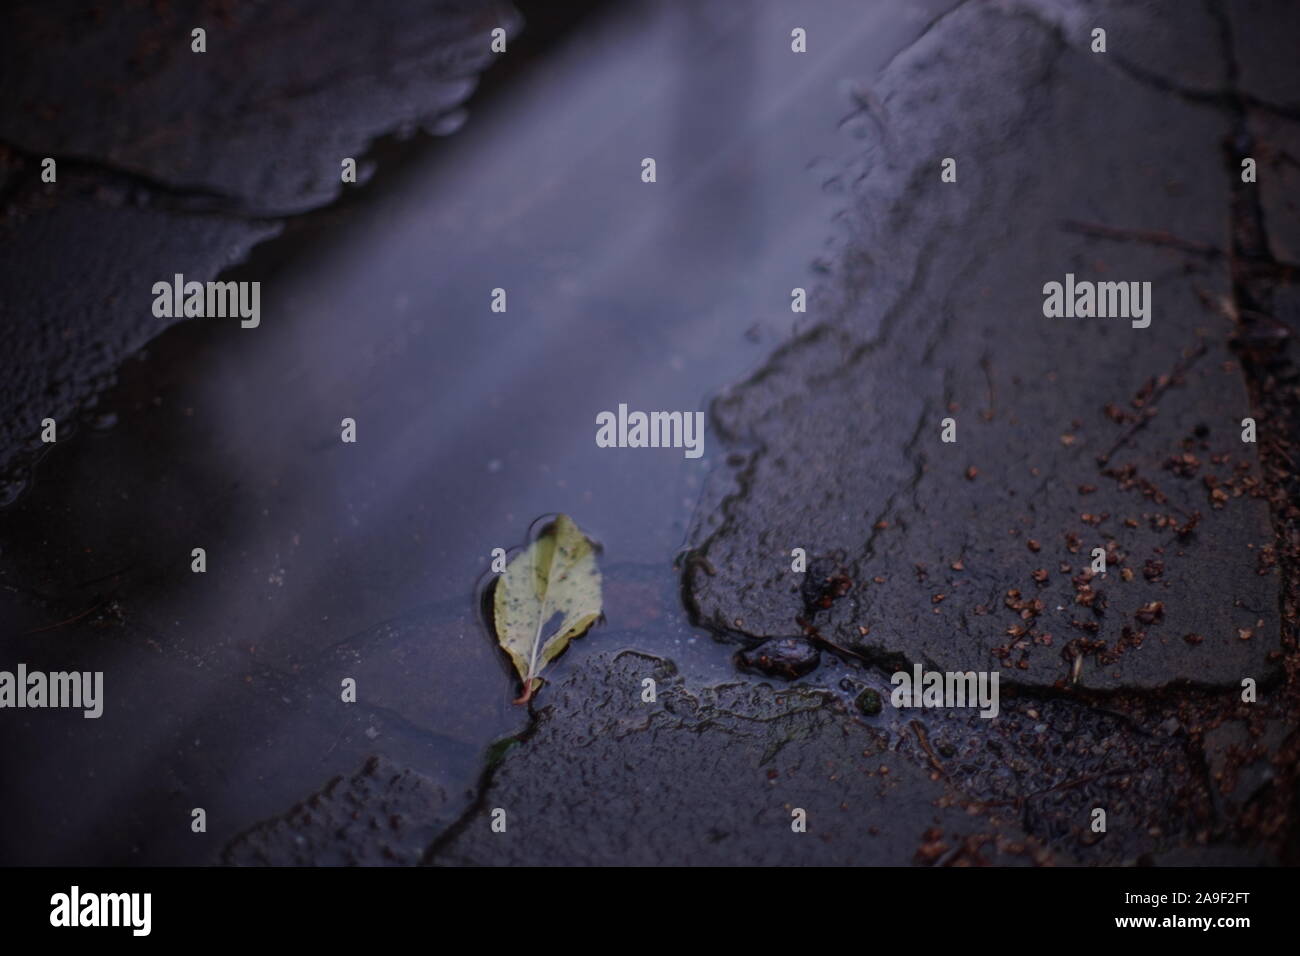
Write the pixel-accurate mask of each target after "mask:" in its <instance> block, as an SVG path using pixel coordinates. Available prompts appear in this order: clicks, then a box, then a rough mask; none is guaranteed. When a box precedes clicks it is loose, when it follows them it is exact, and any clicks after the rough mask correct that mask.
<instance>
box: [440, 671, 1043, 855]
mask: <svg viewBox="0 0 1300 956" xmlns="http://www.w3.org/2000/svg"><path fill="white" fill-rule="evenodd" d="M593 663H595V662H593ZM599 665H600V666H598V667H595V668H587V669H584V670H583V671H582V672H581V673H580V674H576V675H574V676H573V677H572V678H571V679H570V680H568V681H566V682H565V683H564V684H563V686H561V687H557V688H554V691H555V692H554V693H553V694H552V696H551V700H550V702H549V704H548V705H547V706H546V707H545V708H543V710H542V713H541V716H540V718H539V721H538V725H537V727H536V729H535V731H534V732H533V733H532V734H531V735H529V736H527V738H526V739H525V740H523V741H522V742H520V743H518V744H516V745H515V746H514V748H513V749H511V750H509V751H508V752H507V753H506V756H505V757H504V759H503V760H502V764H501V766H500V768H499V769H498V770H497V771H496V773H495V775H494V777H493V779H492V782H491V785H490V786H489V787H488V788H487V790H486V791H485V792H484V794H483V796H482V797H481V798H480V801H479V802H480V805H481V806H480V808H479V809H478V810H477V811H476V812H471V813H470V814H468V815H467V816H465V817H463V818H462V820H461V822H460V825H459V826H458V827H457V828H455V829H453V830H451V831H449V832H448V833H447V834H445V835H444V836H443V837H442V838H440V839H439V841H438V842H437V843H436V844H435V845H434V847H433V848H432V852H431V854H430V862H433V863H438V864H457V863H475V862H492V863H494V864H502V863H512V864H532V865H538V864H566V863H568V864H572V863H583V864H605V865H625V864H627V865H662V864H682V863H691V864H693V865H694V864H706V865H707V864H715V865H726V864H735V863H737V862H740V861H742V860H743V861H744V862H745V863H747V864H750V865H763V864H797V863H805V864H807V863H817V864H839V865H848V864H852V863H855V862H861V861H863V860H866V859H870V860H871V861H873V862H876V863H885V864H889V863H892V864H896V865H902V864H909V863H912V862H914V857H915V856H916V855H917V853H918V848H919V847H925V846H926V845H927V844H934V843H943V844H944V846H943V849H942V850H936V848H935V847H934V846H930V847H929V850H928V851H927V852H937V853H947V852H949V851H950V850H951V851H954V852H962V851H963V848H964V847H965V846H966V845H967V844H966V841H967V840H970V841H971V842H970V844H969V846H970V847H971V852H972V854H973V855H974V856H977V857H978V856H980V854H981V852H982V854H983V856H982V857H981V858H982V859H984V860H986V861H990V862H991V861H993V860H997V861H998V862H1005V860H1006V858H1008V857H1011V858H1015V857H1021V858H1023V859H1024V860H1025V861H1028V860H1029V859H1030V858H1031V857H1032V853H1033V852H1034V848H1033V846H1032V843H1027V842H1026V841H1025V839H1024V836H1023V835H1022V834H1018V833H1017V832H1016V831H1015V829H1014V827H1005V828H1003V829H1002V830H1001V831H1000V832H996V833H995V832H994V831H993V829H992V827H990V826H989V824H988V821H987V820H980V821H973V820H972V819H971V817H970V816H969V815H968V814H967V813H965V812H964V810H963V809H962V808H961V807H959V806H956V805H954V804H947V805H944V803H943V801H942V799H941V798H942V796H943V788H942V787H941V786H940V785H938V784H936V783H935V782H934V781H931V780H930V779H929V778H928V776H927V774H926V772H925V771H924V770H923V769H920V768H918V767H917V766H916V765H915V764H913V763H911V762H910V761H907V760H905V759H900V758H899V756H898V755H896V754H894V753H892V752H891V751H890V748H889V735H888V734H886V733H884V732H882V731H880V730H878V729H874V728H871V727H868V726H865V725H862V724H859V723H856V722H855V721H854V720H852V719H851V718H850V717H849V716H848V713H847V709H846V706H845V704H844V702H843V701H841V700H838V699H837V698H836V697H835V696H834V695H833V694H829V693H827V692H825V691H818V690H814V689H810V688H793V689H787V690H778V689H774V688H772V687H771V686H769V685H766V684H761V685H758V686H754V685H752V684H748V683H733V684H723V685H719V686H716V687H710V688H707V689H704V690H701V691H691V690H689V689H687V688H686V687H685V686H683V683H682V681H681V679H680V678H679V677H678V676H677V675H676V674H675V673H674V668H673V667H672V665H671V663H670V662H666V661H662V660H657V659H655V658H652V657H648V656H646V655H642V654H635V653H627V654H621V655H618V656H610V655H604V656H603V659H602V660H600V661H599ZM646 678H651V679H654V680H655V681H656V683H657V688H658V690H657V696H658V699H657V701H656V702H655V703H654V704H647V703H643V702H642V700H641V697H640V694H639V689H640V688H641V687H642V681H643V680H645V679H646ZM705 742H707V743H705ZM648 793H653V794H655V795H656V796H655V799H653V800H646V799H645V798H644V795H645V794H648ZM496 808H501V809H504V810H505V811H506V820H507V829H506V832H505V833H497V832H494V831H493V830H492V827H491V810H493V809H496ZM796 808H799V809H803V810H805V811H806V812H807V815H808V821H809V823H808V830H807V832H806V833H803V834H797V833H795V832H794V831H793V830H792V829H791V824H792V821H793V811H794V810H795V809H796ZM982 829H983V830H984V831H985V832H983V833H982V834H981V830H982ZM927 834H928V836H927Z"/></svg>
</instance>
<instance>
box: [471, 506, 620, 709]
mask: <svg viewBox="0 0 1300 956" xmlns="http://www.w3.org/2000/svg"><path fill="white" fill-rule="evenodd" d="M600 602H601V597H600V569H599V568H597V567H596V548H595V546H594V545H593V544H592V543H591V541H589V540H588V539H587V536H586V535H584V534H583V533H582V531H581V530H579V528H578V526H577V525H576V524H574V523H573V519H572V518H570V517H569V516H568V515H560V516H558V517H557V518H556V519H555V520H554V521H553V522H551V524H550V525H548V526H547V527H546V529H545V530H544V531H543V532H542V534H541V535H540V536H539V537H538V538H537V540H536V541H534V542H533V543H532V544H530V545H529V546H528V548H527V549H526V550H525V551H524V552H523V553H522V554H519V555H518V556H516V557H515V559H514V560H513V561H511V562H510V564H508V565H507V566H506V569H505V572H504V573H503V574H502V575H501V577H500V578H498V579H497V583H496V592H495V594H494V595H493V599H492V618H493V624H494V625H495V627H496V633H497V641H498V642H499V643H500V644H501V647H502V648H504V649H505V651H506V653H507V654H509V655H510V659H511V660H512V661H514V665H515V670H517V671H519V677H520V679H521V680H522V681H523V683H524V692H523V694H522V696H520V698H519V699H518V700H516V701H515V703H516V704H524V703H527V702H528V700H529V699H530V698H531V697H532V696H533V691H534V690H535V689H536V687H537V675H538V674H539V673H540V672H541V670H542V668H543V667H545V666H546V665H547V664H549V663H550V662H551V661H552V660H553V659H554V658H555V657H556V656H557V655H558V654H559V653H560V652H561V651H562V650H564V649H565V648H566V647H568V646H569V641H571V640H573V639H574V638H577V637H581V636H582V635H583V634H584V633H585V632H586V630H587V628H589V627H591V625H592V624H594V623H595V621H596V619H597V618H598V617H600Z"/></svg>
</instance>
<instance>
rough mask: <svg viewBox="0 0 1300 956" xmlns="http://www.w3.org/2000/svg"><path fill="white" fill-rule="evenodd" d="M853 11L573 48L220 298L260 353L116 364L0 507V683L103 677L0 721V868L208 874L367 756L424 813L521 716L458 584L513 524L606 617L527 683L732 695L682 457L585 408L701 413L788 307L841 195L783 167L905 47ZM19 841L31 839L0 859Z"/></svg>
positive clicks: (828, 131)
mask: <svg viewBox="0 0 1300 956" xmlns="http://www.w3.org/2000/svg"><path fill="white" fill-rule="evenodd" d="M852 7H853V4H851V3H848V2H844V3H828V4H825V5H821V6H819V7H817V8H816V9H815V10H810V11H808V13H807V15H806V16H805V17H804V19H805V20H806V21H807V24H806V25H807V26H808V27H809V31H810V35H814V36H815V35H817V29H818V27H819V26H822V25H824V26H825V29H824V30H823V31H822V33H821V36H823V37H830V36H833V35H834V34H835V31H836V30H838V29H840V28H839V27H838V26H836V25H837V24H842V23H843V22H852V23H855V24H856V25H857V26H858V32H857V33H856V34H855V35H853V36H835V41H834V42H835V45H836V50H837V52H836V53H835V54H834V55H827V56H821V57H818V58H809V59H808V60H806V61H805V60H802V59H800V58H798V57H796V56H793V55H791V54H790V52H789V44H788V36H789V28H788V24H787V22H786V21H787V19H788V17H785V16H782V15H781V14H780V11H779V9H777V8H776V7H775V6H773V5H766V4H765V5H755V6H754V8H753V9H752V10H751V9H750V8H749V7H746V15H745V17H743V18H741V17H739V16H737V15H735V13H734V12H731V11H729V10H728V7H727V5H702V6H700V7H699V8H698V9H697V8H695V7H691V8H689V9H682V10H668V9H661V8H660V7H658V6H655V5H635V6H628V7H626V8H624V9H621V10H620V11H619V12H618V14H617V15H616V16H613V17H610V18H608V19H605V20H602V21H600V22H599V23H597V24H593V25H588V26H584V27H583V28H582V30H580V31H579V32H578V33H575V35H574V37H573V43H572V45H570V46H568V47H567V48H564V49H561V50H559V51H558V52H556V53H555V54H554V55H553V56H552V57H551V58H550V59H548V60H546V61H544V62H541V63H538V64H537V65H536V66H535V67H534V68H533V70H532V71H531V72H530V73H527V74H525V75H524V76H521V77H520V78H519V79H518V80H517V81H516V85H515V86H514V87H512V88H511V89H509V90H508V91H507V95H504V96H502V97H499V98H498V99H496V100H494V101H493V102H492V103H491V104H490V105H489V106H488V107H486V108H484V109H482V110H478V109H474V110H472V111H471V118H470V121H469V122H468V123H467V124H466V125H465V127H464V128H463V129H461V130H460V131H459V132H457V133H456V134H455V135H454V136H452V137H450V138H448V139H446V140H443V141H441V142H439V143H438V144H437V147H436V149H432V150H429V151H428V154H427V155H426V156H425V157H424V158H423V159H421V160H420V162H418V163H413V164H411V165H408V166H407V167H406V168H404V169H403V170H402V171H401V173H400V175H401V177H402V182H401V185H400V188H396V187H394V188H389V189H384V190H378V191H377V193H376V195H375V198H373V199H372V200H371V199H367V200H364V201H352V202H348V203H345V204H344V205H343V207H341V208H339V209H334V210H326V211H324V212H323V213H320V214H318V215H316V216H314V217H311V218H308V219H306V220H301V221H299V222H298V223H297V224H293V225H291V228H290V229H289V230H288V231H287V232H286V234H285V235H284V236H283V237H282V238H280V239H278V240H275V241H274V242H272V243H270V244H268V245H265V246H262V247H259V249H257V250H256V251H255V252H254V254H253V256H252V257H251V259H250V261H249V262H248V263H246V264H245V265H243V266H241V267H239V268H237V269H236V270H234V271H232V272H231V273H228V274H227V275H226V276H225V278H227V279H233V280H257V281H260V282H261V283H262V302H261V310H262V322H261V326H260V327H259V328H257V329H255V330H244V329H241V328H240V327H239V325H238V323H237V322H232V321H220V320H195V321H191V322H186V323H184V324H182V325H179V326H176V327H174V328H172V329H171V330H169V331H168V332H166V333H165V334H164V335H162V336H161V337H160V338H158V339H157V340H155V341H154V342H153V343H151V344H150V346H149V347H148V348H147V350H146V351H145V352H144V353H143V354H141V355H139V356H137V357H136V358H134V359H132V360H130V361H128V362H127V363H126V365H125V366H124V367H122V368H121V369H120V371H119V383H118V385H117V386H116V387H115V388H113V389H112V390H111V391H109V392H108V393H106V394H105V395H104V396H103V397H102V399H101V400H100V402H99V403H98V407H97V409H96V415H97V416H100V418H99V420H100V421H101V423H102V424H103V425H104V426H105V427H103V428H102V429H82V430H81V433H80V434H78V435H76V436H75V438H74V439H72V440H67V441H63V442H61V443H60V444H59V445H57V446H56V447H55V449H54V450H53V451H51V452H50V453H49V454H48V455H47V456H45V458H44V459H43V460H42V461H41V462H40V464H39V466H38V468H37V471H36V474H35V479H34V481H33V483H32V486H31V487H30V488H29V489H28V490H27V491H26V492H25V493H24V494H23V495H22V496H21V497H20V498H19V500H18V501H17V502H16V503H15V504H13V505H12V506H11V507H9V508H7V509H5V510H4V511H3V512H0V540H2V541H3V542H4V545H3V551H2V552H0V567H2V568H3V572H4V576H3V580H4V581H5V582H6V587H5V590H4V591H3V592H0V608H2V609H3V610H2V611H0V614H2V615H3V617H4V618H5V620H6V622H7V625H8V626H7V627H6V633H7V634H8V638H7V640H6V651H7V653H6V658H11V659H14V660H25V661H27V662H28V663H29V665H30V666H33V667H37V666H40V667H45V668H48V669H58V668H76V669H89V668H94V669H102V670H104V671H105V686H106V697H107V702H106V707H105V714H104V716H103V718H101V719H100V720H99V721H96V722H94V724H93V725H90V723H89V722H83V721H82V720H81V719H80V717H79V715H78V719H77V720H76V722H75V724H72V725H70V724H68V723H66V721H65V719H64V715H61V714H53V713H39V714H34V715H33V714H30V713H28V714H27V715H25V716H24V717H23V718H22V719H21V720H8V721H6V722H5V723H4V724H3V725H0V746H3V747H4V749H5V752H6V754H8V755H9V758H10V759H11V760H14V761H16V762H19V763H21V765H23V766H25V767H26V768H28V769H27V772H26V773H25V774H24V775H23V780H22V781H21V786H19V785H18V784H15V783H8V784H0V791H2V796H3V799H2V800H0V802H2V803H3V805H4V806H5V807H6V808H7V812H6V815H5V819H4V821H3V823H0V842H4V843H5V844H6V845H8V846H11V847H14V848H15V851H14V853H12V854H11V859H10V860H9V862H11V863H25V862H72V861H74V860H75V861H76V862H78V863H128V862H144V863H188V862H208V861H210V860H212V859H214V858H215V856H216V854H217V853H218V852H219V850H220V848H221V846H223V845H224V844H225V843H226V842H227V841H228V840H229V839H230V837H231V836H232V835H233V834H235V833H238V832H240V831H242V830H244V829H246V828H248V827H249V826H251V825H253V824H254V823H256V822H257V821H259V820H262V819H265V818H267V817H269V816H272V815H273V814H276V813H279V812H281V811H283V810H284V809H286V808H287V807H288V806H289V805H291V804H292V803H294V802H295V801H296V800H298V799H300V798H301V797H303V796H305V795H306V794H308V793H311V792H312V791H314V790H317V789H319V788H320V786H321V785H322V783H323V782H324V781H326V780H328V779H330V778H331V777H333V776H336V775H340V774H342V775H347V774H351V773H353V772H354V771H356V769H357V767H359V766H360V765H361V764H362V763H363V762H364V761H365V759H366V758H367V756H368V755H370V754H373V753H377V752H379V753H383V754H385V755H386V756H387V757H388V758H391V759H392V760H393V761H394V763H395V764H397V765H399V766H404V767H410V768H413V769H414V770H416V771H417V772H419V773H420V774H422V775H424V776H426V777H428V778H429V779H431V780H433V781H435V782H436V783H437V784H438V785H439V786H440V787H442V788H443V789H444V790H445V791H446V793H447V794H448V795H449V799H448V802H447V814H448V817H449V818H450V817H451V816H454V815H455V814H456V813H457V812H459V811H460V809H462V808H463V807H464V806H466V805H467V803H468V801H469V800H470V799H471V797H472V789H473V786H474V783H475V780H476V778H477V774H478V772H479V769H480V766H481V764H482V760H483V755H484V754H485V753H486V752H487V748H488V747H489V746H490V745H491V743H492V742H493V741H495V740H497V739H499V738H501V737H503V736H505V735H508V734H510V733H514V732H517V731H518V730H519V729H521V728H522V726H523V725H524V723H525V722H526V714H525V712H524V711H523V710H522V709H520V708H516V707H513V706H512V705H511V703H510V701H511V698H512V697H513V696H514V693H515V686H514V676H513V675H512V673H511V672H510V670H509V667H508V663H507V662H506V660H505V658H504V657H503V655H501V654H500V652H499V651H498V650H497V648H496V647H495V646H494V645H493V644H492V643H491V641H490V639H489V638H488V637H487V635H486V634H485V633H484V632H483V629H482V627H481V625H480V622H479V621H478V620H477V618H476V616H475V607H474V588H475V582H476V581H477V580H478V579H479V577H480V576H481V575H482V574H483V572H484V570H485V569H486V568H487V566H488V564H489V562H490V560H491V552H492V549H493V548H496V547H502V548H506V549H510V548H513V547H515V546H517V545H518V544H519V542H520V541H521V539H522V538H523V535H524V533H525V531H526V529H527V528H528V526H529V525H530V523H531V522H533V520H534V519H535V518H536V517H537V516H538V515H541V514H545V513H550V512H566V513H568V514H570V515H572V516H574V518H575V520H577V521H578V523H579V524H580V525H581V526H582V527H583V528H584V529H585V530H587V531H588V532H589V533H590V534H591V535H592V536H593V537H595V538H597V539H599V540H600V541H601V543H602V545H603V548H604V552H603V556H602V567H603V570H604V573H605V578H606V617H607V619H608V620H607V622H606V623H605V624H604V625H602V626H601V627H599V628H597V629H596V630H594V631H593V632H591V633H590V634H588V635H587V636H586V637H584V638H583V639H582V640H580V641H577V642H575V644H574V646H573V647H572V648H571V649H570V651H569V652H568V653H566V654H565V655H564V656H563V658H561V659H560V660H559V661H557V662H556V663H555V664H554V665H553V666H552V668H551V669H550V670H551V673H552V675H553V676H555V677H557V678H558V677H561V676H563V674H564V673H565V672H566V671H569V670H571V669H573V668H580V667H582V666H583V662H584V660H585V659H587V657H588V655H590V654H592V653H595V652H597V651H599V652H602V653H604V652H608V651H611V650H613V649H615V648H619V647H625V648H629V649H638V650H640V651H644V652H646V653H651V654H655V655H660V656H662V657H665V658H669V659H672V660H673V661H674V662H675V663H676V665H677V667H678V669H679V672H680V673H682V674H683V675H684V677H685V679H686V680H687V681H688V682H699V683H708V682H716V681H719V680H723V679H730V678H732V677H734V670H733V668H732V666H731V663H730V655H731V653H732V651H733V648H729V647H723V646H720V645H718V644H716V643H714V642H713V641H712V640H711V639H710V638H709V637H708V636H707V635H705V634H704V633H703V632H702V631H698V630H694V629H692V628H690V626H689V625H688V624H687V622H686V620H685V615H684V613H683V611H682V608H681V604H680V600H679V598H678V576H677V572H676V571H675V570H674V567H673V561H674V558H675V556H676V555H677V553H678V552H679V551H680V549H681V547H682V545H683V543H684V538H685V534H686V531H687V528H688V527H689V525H690V523H691V520H692V514H693V511H694V509H695V508H696V507H697V503H698V502H699V500H700V495H701V491H702V488H703V483H704V480H705V477H706V475H707V474H708V472H709V469H710V468H711V467H712V465H713V464H714V463H715V460H716V456H717V455H718V454H719V452H718V451H717V446H716V444H715V443H713V442H712V441H711V436H708V435H706V438H705V444H704V454H703V456H702V457H701V458H698V459H690V458H687V457H686V456H685V455H684V454H683V453H682V450H680V449H670V448H664V449H619V448H598V447H597V446H596V443H595V440H594V438H595V431H596V416H597V415H598V414H599V413H600V412H602V411H606V410H616V409H617V408H618V406H619V405H620V404H621V403H624V404H626V405H627V406H628V407H629V408H632V409H664V410H678V411H682V412H690V411H695V410H701V409H705V408H706V407H707V400H708V398H709V396H710V395H711V394H713V393H715V392H716V391H717V390H718V389H720V388H722V387H723V386H725V385H726V384H727V383H729V382H732V381H735V380H737V379H739V378H740V377H741V376H742V375H743V374H744V373H745V372H746V371H748V370H750V369H752V368H754V367H756V366H757V365H758V364H759V363H760V362H761V361H762V360H763V359H764V358H765V356H766V355H767V354H768V353H769V352H770V351H771V350H772V349H773V348H774V347H775V346H776V345H777V344H779V343H780V342H781V341H783V340H784V339H785V338H786V337H788V336H789V334H790V333H791V331H792V329H793V328H794V327H795V320H796V319H797V318H798V317H797V316H795V315H793V314H792V313H791V311H790V307H789V303H790V296H791V289H792V288H793V287H795V286H812V285H813V284H814V280H815V275H814V271H813V261H814V258H815V257H816V256H817V255H818V254H819V252H820V251H822V250H824V248H825V239H826V236H827V235H828V234H830V233H831V232H832V231H833V227H832V225H831V219H832V216H833V213H834V211H835V209H836V208H837V204H838V203H839V202H842V199H838V198H837V197H836V195H835V194H834V191H833V190H827V189H825V188H823V183H822V182H821V176H820V175H819V172H818V169H819V166H818V158H819V157H823V156H830V155H834V154H836V153H838V152H840V151H842V150H843V149H844V148H845V147H846V143H847V141H848V140H847V137H846V136H845V134H844V132H843V131H842V130H840V129H839V128H838V126H839V124H840V121H841V120H842V119H843V116H844V113H845V98H844V95H843V84H844V82H845V79H846V77H850V76H868V75H870V74H871V73H872V72H873V71H874V70H875V69H876V68H878V67H879V66H880V65H881V64H883V63H884V62H885V61H886V60H887V59H888V57H889V55H890V54H891V53H892V52H893V50H894V49H896V48H897V47H898V46H901V45H902V44H903V43H905V42H906V41H907V40H908V39H909V38H910V36H911V35H912V33H913V32H914V31H915V29H916V24H919V23H921V22H923V21H924V15H923V12H922V11H917V12H916V15H915V17H914V18H913V19H914V20H915V21H916V23H912V22H911V21H909V20H908V19H907V18H905V17H897V16H895V17H888V16H886V15H885V14H883V13H882V15H881V20H880V22H878V23H877V22H873V20H872V19H871V18H863V17H861V15H860V14H859V15H857V16H849V14H848V11H849V10H850V8H852ZM801 15H803V11H801ZM828 42H829V41H828ZM701 90H712V91H716V93H717V95H716V96H713V97H705V96H701V95H700V94H699V91H701ZM473 105H474V104H471V106H473ZM645 156H654V157H655V158H656V159H657V164H658V182H657V183H654V184H644V183H642V182H641V181H640V168H641V166H640V163H641V159H642V158H643V157H645ZM384 175H385V170H384V168H383V167H382V165H381V167H380V168H379V169H378V171H377V173H376V176H377V177H378V178H379V179H382V178H383V177H384ZM164 274H170V270H168V269H166V268H165V267H163V266H161V265H160V275H164ZM497 288H500V289H504V290H506V295H507V311H506V312H504V313H495V312H493V311H492V310H491V308H490V304H491V299H492V294H493V290H494V289H497ZM345 418H351V419H353V420H354V421H355V423H356V442H355V443H344V442H342V441H341V440H340V433H341V427H342V426H341V423H342V421H343V419H345ZM109 426H111V427H109ZM200 547H201V548H203V549H204V550H205V559H206V571H205V572H204V573H202V574H196V573H193V572H192V571H191V561H192V551H193V549H194V548H200ZM346 678H351V679H353V680H355V681H356V682H357V697H358V699H357V703H355V704H349V703H345V702H344V701H343V700H342V699H341V697H342V692H341V687H342V682H343V681H344V679H346ZM541 693H542V694H543V695H544V694H545V693H546V691H545V689H543V690H542V692H541ZM88 792H93V793H94V794H95V799H93V800H86V799H84V796H85V794H86V793H88ZM195 807H203V808H204V809H205V810H206V811H207V817H208V831H207V833H204V834H194V833H192V832H191V830H190V826H189V822H190V814H191V810H192V809H193V808H195ZM55 818H57V819H58V820H59V824H58V826H57V827H53V826H51V820H52V819H55ZM33 827H39V828H40V829H41V830H42V832H46V831H49V832H51V836H50V843H49V844H48V845H45V846H42V847H36V846H27V845H26V842H25V841H24V840H22V839H21V835H22V834H23V833H24V832H25V831H29V830H30V829H31V828H33ZM24 847H26V848H25V849H24ZM92 847H93V848H94V849H92Z"/></svg>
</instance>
